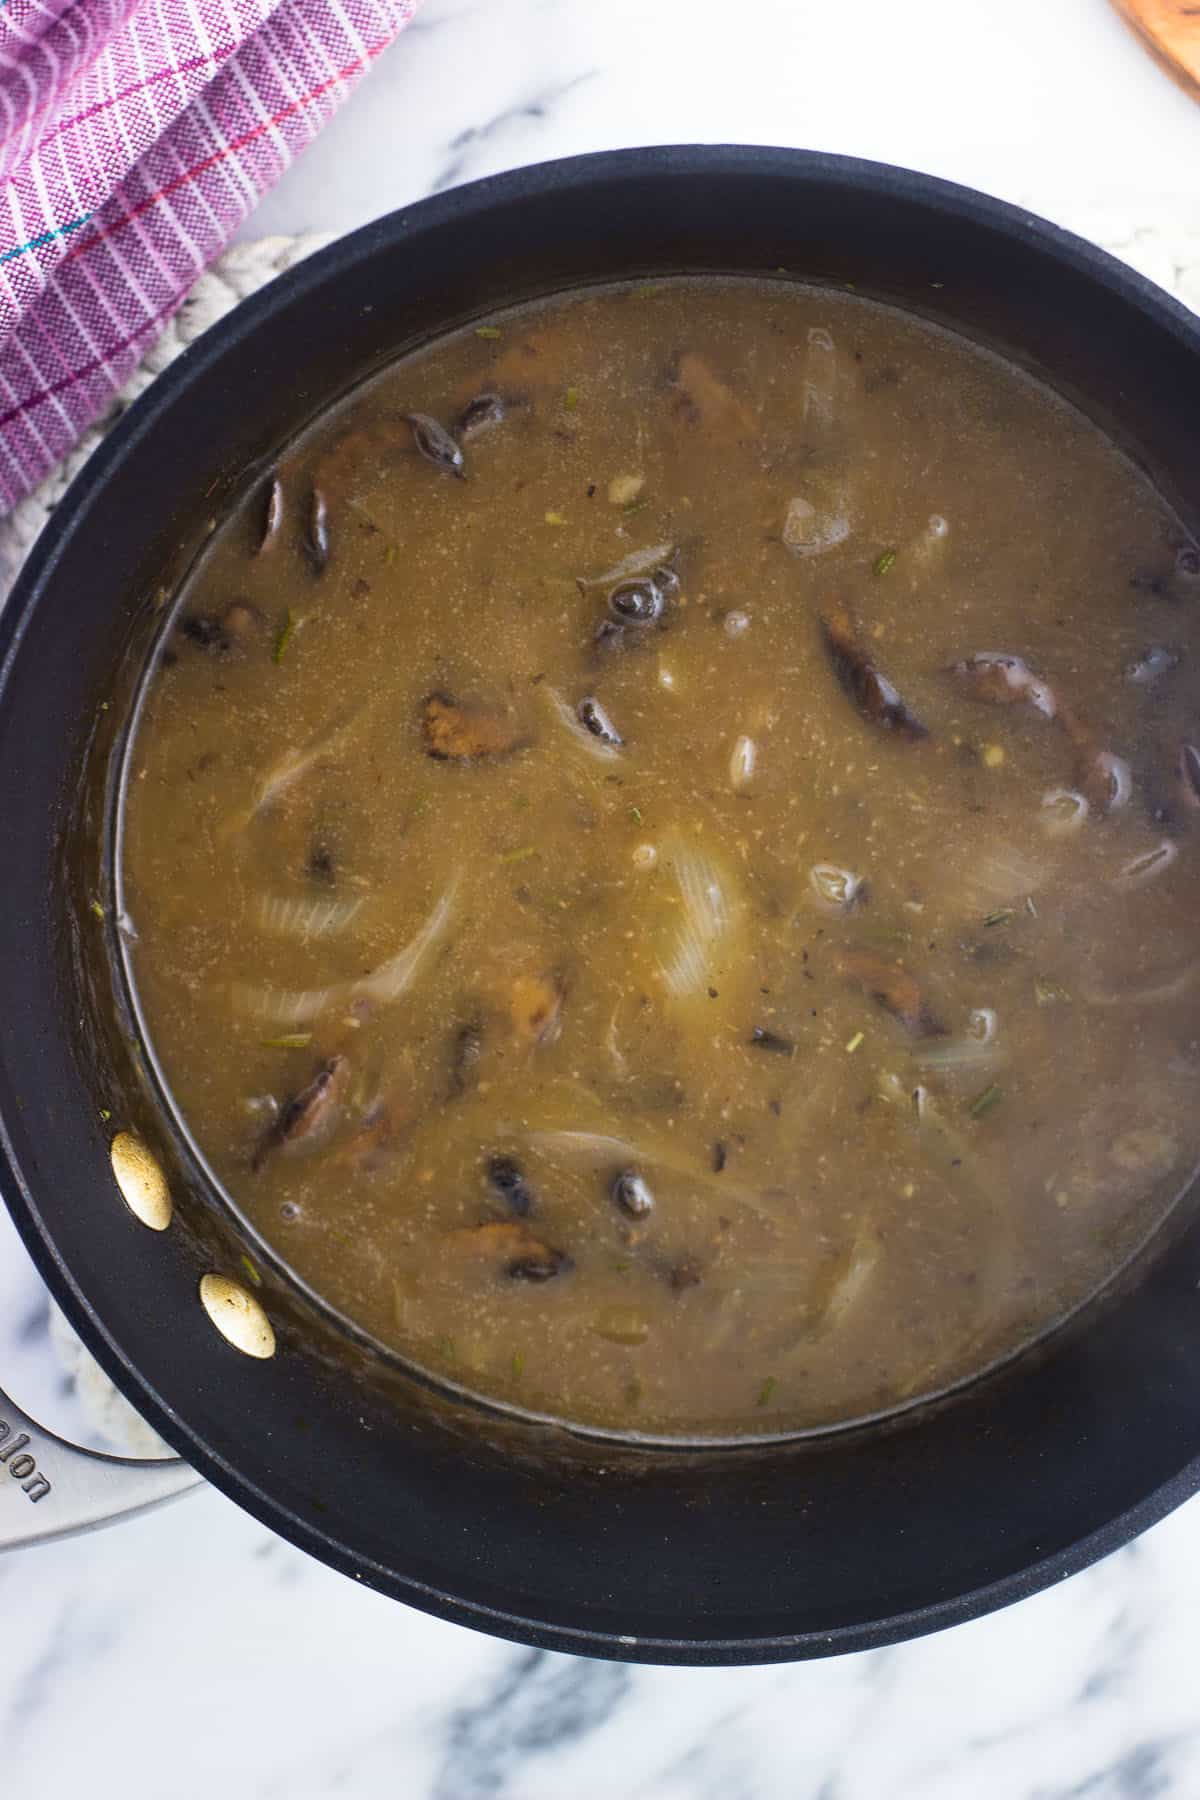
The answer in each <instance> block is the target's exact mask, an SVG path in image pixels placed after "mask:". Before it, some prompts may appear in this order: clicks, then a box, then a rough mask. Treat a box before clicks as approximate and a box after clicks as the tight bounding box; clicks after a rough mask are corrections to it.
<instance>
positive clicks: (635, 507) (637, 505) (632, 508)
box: [621, 495, 650, 515]
mask: <svg viewBox="0 0 1200 1800" xmlns="http://www.w3.org/2000/svg"><path fill="white" fill-rule="evenodd" d="M649 504H650V501H649V499H648V497H647V496H645V495H643V496H642V497H641V498H640V499H637V500H627V501H626V502H625V504H624V506H623V507H622V508H621V511H622V512H623V513H626V514H630V515H632V514H633V513H640V512H644V511H645V510H646V508H647V507H648V506H649Z"/></svg>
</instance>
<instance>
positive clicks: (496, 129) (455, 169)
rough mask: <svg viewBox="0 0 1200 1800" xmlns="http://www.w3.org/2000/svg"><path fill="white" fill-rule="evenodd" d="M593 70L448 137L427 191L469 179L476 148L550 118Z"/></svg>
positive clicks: (514, 104)
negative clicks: (440, 164) (441, 161)
mask: <svg viewBox="0 0 1200 1800" xmlns="http://www.w3.org/2000/svg"><path fill="white" fill-rule="evenodd" d="M595 76H596V70H594V69H587V70H585V71H584V72H583V73H582V74H580V75H572V76H571V78H570V79H569V80H568V81H563V82H559V83H557V84H556V85H554V86H551V87H547V88H543V89H542V90H541V91H540V92H538V93H535V94H531V95H529V96H528V98H525V97H522V98H521V99H519V100H517V101H515V102H514V103H513V104H512V105H511V106H506V107H505V108H504V109H503V111H502V112H498V113H495V114H493V115H492V117H491V118H489V119H487V120H485V121H484V123H483V124H482V125H468V126H467V127H466V128H465V129H464V130H462V131H460V132H459V133H458V134H457V135H456V136H455V137H453V138H451V140H450V147H449V152H448V154H447V157H446V160H445V161H444V163H443V164H442V166H441V168H440V170H439V172H438V173H437V175H436V176H435V177H434V180H433V182H432V184H431V187H430V190H429V191H430V193H433V194H439V193H441V192H442V190H443V188H448V187H455V186H457V185H458V183H459V182H461V181H466V180H467V179H469V177H470V175H471V174H472V172H473V171H474V169H475V167H476V163H477V160H478V156H479V152H480V151H481V150H482V149H483V148H484V147H485V146H488V145H490V144H492V142H493V141H494V140H495V139H496V138H497V137H500V136H503V135H505V134H507V133H509V132H511V130H512V128H513V127H514V126H521V125H525V124H527V123H529V122H530V121H533V122H535V123H542V122H544V121H545V120H546V119H548V118H549V116H550V114H551V112H552V111H553V110H554V108H555V107H557V106H559V105H561V103H562V101H563V100H565V99H566V97H567V95H568V94H571V93H574V91H575V89H576V88H578V87H579V86H580V85H581V84H582V83H583V82H585V81H592V80H594V79H595Z"/></svg>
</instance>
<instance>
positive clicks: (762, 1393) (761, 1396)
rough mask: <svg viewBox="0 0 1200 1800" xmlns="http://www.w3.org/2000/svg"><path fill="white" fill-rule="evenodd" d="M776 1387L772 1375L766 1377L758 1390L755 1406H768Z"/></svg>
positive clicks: (776, 1384) (776, 1383) (777, 1384)
mask: <svg viewBox="0 0 1200 1800" xmlns="http://www.w3.org/2000/svg"><path fill="white" fill-rule="evenodd" d="M778 1386H779V1383H778V1382H777V1381H776V1379H775V1377H774V1375H768V1376H767V1379H766V1380H765V1381H764V1382H763V1384H762V1386H761V1387H760V1388H759V1390H758V1402H757V1404H758V1405H759V1406H768V1405H769V1404H770V1400H771V1395H772V1394H773V1393H774V1392H775V1389H776V1388H777V1387H778Z"/></svg>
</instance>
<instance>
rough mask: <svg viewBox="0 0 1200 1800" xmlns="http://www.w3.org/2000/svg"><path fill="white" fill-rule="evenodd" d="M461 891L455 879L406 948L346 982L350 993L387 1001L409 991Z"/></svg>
mask: <svg viewBox="0 0 1200 1800" xmlns="http://www.w3.org/2000/svg"><path fill="white" fill-rule="evenodd" d="M457 894H458V882H457V880H456V881H453V882H451V884H450V886H449V887H448V888H447V889H446V892H445V893H444V894H443V895H442V896H441V898H440V899H439V900H438V902H437V904H436V905H435V906H434V908H433V911H432V912H431V913H430V914H429V917H428V918H427V919H426V920H425V923H424V924H423V925H422V926H421V929H420V930H419V931H418V932H417V934H416V936H415V937H413V938H410V939H409V941H408V943H407V944H406V945H405V946H404V948H403V950H399V951H397V953H396V955H395V956H392V957H389V958H388V960H387V962H385V963H381V964H380V966H379V968H378V969H376V970H375V972H374V974H372V975H367V976H366V977H364V979H363V980H361V981H353V982H348V983H344V984H343V986H344V987H345V988H346V989H347V992H348V997H350V998H359V997H362V998H364V999H367V1000H378V1001H380V1002H381V1003H384V1004H386V1003H387V1002H388V1001H391V1000H398V999H399V998H400V996H401V994H403V993H405V992H407V990H408V989H409V988H410V987H411V986H412V984H413V982H414V981H415V979H416V977H417V974H418V972H419V970H420V967H421V964H422V963H423V962H424V961H425V958H426V957H427V956H428V955H429V952H430V951H431V950H432V949H433V946H434V945H435V944H436V943H437V941H438V939H439V938H440V937H441V935H442V933H443V931H444V930H445V929H446V926H447V925H448V924H449V922H450V915H451V913H452V912H453V910H454V902H455V900H456V898H457Z"/></svg>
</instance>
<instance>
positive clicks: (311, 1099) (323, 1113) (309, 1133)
mask: <svg viewBox="0 0 1200 1800" xmlns="http://www.w3.org/2000/svg"><path fill="white" fill-rule="evenodd" d="M349 1076H350V1063H349V1060H348V1058H346V1057H344V1056H331V1057H330V1058H329V1059H328V1061H326V1062H323V1063H322V1064H321V1066H320V1067H319V1068H318V1070H317V1072H316V1074H315V1075H314V1076H313V1078H312V1080H311V1081H310V1082H309V1083H308V1085H307V1086H306V1087H302V1088H301V1089H300V1091H299V1093H297V1094H293V1095H292V1097H291V1099H290V1100H288V1101H287V1102H286V1104H285V1105H284V1107H283V1109H282V1110H281V1112H280V1114H279V1117H278V1118H277V1119H276V1120H275V1123H274V1124H273V1125H272V1126H271V1129H270V1131H269V1132H268V1133H267V1135H266V1136H265V1137H264V1138H263V1140H262V1142H261V1143H260V1144H259V1147H258V1149H257V1150H256V1151H255V1153H254V1158H253V1161H252V1163H251V1168H252V1169H254V1170H255V1172H256V1173H257V1171H258V1170H259V1169H261V1167H262V1165H263V1163H264V1161H265V1160H266V1158H267V1156H268V1155H269V1154H270V1152H271V1151H272V1150H275V1149H278V1148H280V1147H281V1146H283V1145H286V1144H299V1143H302V1142H304V1141H305V1140H306V1139H312V1138H314V1137H317V1136H318V1135H320V1134H322V1133H323V1132H324V1131H325V1130H327V1129H328V1128H329V1126H330V1125H332V1123H333V1119H334V1116H335V1114H336V1112H337V1108H338V1106H339V1104H340V1102H341V1100H342V1097H343V1095H344V1094H345V1090H346V1084H347V1081H348V1080H349Z"/></svg>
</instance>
